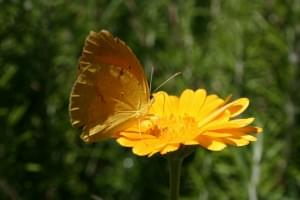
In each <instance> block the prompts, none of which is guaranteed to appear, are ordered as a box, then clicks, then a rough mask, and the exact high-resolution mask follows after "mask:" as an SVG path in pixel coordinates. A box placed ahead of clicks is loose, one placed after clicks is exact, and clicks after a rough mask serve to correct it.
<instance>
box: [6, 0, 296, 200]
mask: <svg viewBox="0 0 300 200" xmlns="http://www.w3.org/2000/svg"><path fill="white" fill-rule="evenodd" d="M100 29H108V30H109V31H111V32H112V33H113V34H114V35H115V36H118V37H120V38H122V39H123V40H124V41H126V43H127V44H128V45H129V46H130V47H131V48H132V49H133V50H134V52H135V53H136V55H137V57H138V58H139V59H140V61H141V63H142V64H143V66H144V68H145V71H146V73H147V75H148V77H149V76H150V72H151V68H152V67H154V68H155V72H154V77H153V88H155V86H158V85H159V84H160V83H161V82H163V81H164V80H166V79H167V78H168V77H170V76H171V75H172V74H174V73H176V72H178V71H181V72H182V75H181V76H179V77H177V78H176V79H174V80H172V81H170V82H168V84H166V85H165V86H164V87H163V88H162V89H163V90H165V91H167V92H168V93H173V94H179V93H180V91H182V90H183V89H185V88H192V89H196V88H206V89H207V90H208V91H209V93H217V94H219V95H220V96H221V97H226V96H227V95H228V94H233V98H238V97H241V96H246V97H249V98H250V100H251V105H250V108H249V109H248V110H247V112H246V113H245V114H244V116H255V117H256V119H257V120H256V122H255V124H256V125H259V126H262V127H263V128H264V133H263V134H261V135H260V136H259V140H258V141H257V142H255V143H253V144H251V145H249V146H247V147H243V148H235V147H230V148H227V149H226V150H224V151H222V152H209V151H207V150H204V149H201V148H199V149H198V150H197V152H196V153H194V154H193V155H192V156H191V157H189V158H188V159H187V160H186V161H185V163H184V169H183V175H182V188H181V196H182V199H183V200H196V199H199V200H206V199H213V200H214V199H217V200H227V199H228V200H231V199H236V200H240V199H250V200H257V199H270V200H277V199H278V200H294V199H300V168H299V166H300V159H299V156H298V154H299V152H300V139H299V138H300V132H299V126H300V115H299V102H300V93H299V86H300V71H299V67H300V64H299V55H300V1H297V0H266V1H261V0H252V1H242V0H226V1H222V0H211V1H208V0H206V1H197V0H185V1H170V0H169V1H168V0H162V1H160V0H153V1H136V0H127V1H121V0H114V1H109V0H98V1H97V0H87V1H80V0H73V1H71V0H65V1H63V0H52V1H46V0H0V127H1V131H0V163H1V164H0V199H103V200H111V199H132V200H136V199H167V196H168V170H167V165H166V161H165V160H164V159H163V158H161V157H159V156H154V157H152V158H151V159H148V158H144V157H137V156H134V155H133V154H132V153H131V152H130V150H128V149H124V148H121V147H120V146H119V145H117V144H116V143H115V142H114V141H105V142H102V143H97V144H93V145H87V144H84V143H83V142H82V141H81V140H80V139H79V134H80V132H79V130H75V129H74V128H72V127H71V125H70V123H69V118H68V98H69V97H68V96H69V93H70V89H71V86H72V84H73V82H74V80H75V74H76V68H77V62H78V58H79V56H80V54H81V49H82V46H83V44H84V39H85V37H86V36H87V34H88V33H89V31H90V30H94V31H98V30H100Z"/></svg>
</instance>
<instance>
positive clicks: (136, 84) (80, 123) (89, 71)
mask: <svg viewBox="0 0 300 200" xmlns="http://www.w3.org/2000/svg"><path fill="white" fill-rule="evenodd" d="M150 102H151V101H150V93H149V86H148V82H147V78H146V76H145V73H144V70H143V68H142V66H141V64H140V62H139V60H138V59H137V57H136V56H135V54H134V53H133V51H132V50H131V49H130V48H129V47H128V46H127V45H126V44H125V43H124V42H123V41H122V40H120V39H119V38H116V37H114V36H112V34H111V33H109V32H108V31H106V30H101V31H100V32H94V31H91V32H90V33H89V35H88V36H87V38H86V40H85V44H84V47H83V51H82V55H81V57H80V60H79V66H78V75H77V79H76V81H75V83H74V85H73V88H72V91H71V95H70V103H69V113H70V120H71V123H72V125H73V126H74V127H77V128H82V134H81V138H82V139H83V140H84V141H86V142H95V141H98V140H102V139H105V138H109V137H114V136H115V134H117V133H118V132H120V131H122V130H123V129H125V128H127V127H129V126H130V125H132V124H133V123H137V120H138V119H140V118H141V117H143V116H145V115H146V113H147V111H148V109H149V106H150Z"/></svg>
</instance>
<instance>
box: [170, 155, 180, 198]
mask: <svg viewBox="0 0 300 200" xmlns="http://www.w3.org/2000/svg"><path fill="white" fill-rule="evenodd" d="M168 160H169V170H170V171H169V173H170V176H169V181H170V183H169V184H170V200H178V199H179V188H180V175H181V165H182V161H183V157H177V156H176V155H170V156H169V159H168Z"/></svg>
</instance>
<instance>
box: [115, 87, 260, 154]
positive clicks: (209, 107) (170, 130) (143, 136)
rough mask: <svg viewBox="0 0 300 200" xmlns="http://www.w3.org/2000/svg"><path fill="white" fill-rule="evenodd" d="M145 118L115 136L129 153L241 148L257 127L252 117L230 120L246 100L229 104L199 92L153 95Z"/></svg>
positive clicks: (246, 105)
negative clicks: (189, 147)
mask: <svg viewBox="0 0 300 200" xmlns="http://www.w3.org/2000/svg"><path fill="white" fill-rule="evenodd" d="M153 98H154V102H153V104H152V105H151V107H150V109H149V112H148V114H147V116H145V117H144V118H143V119H140V120H139V122H138V123H136V124H134V125H133V126H131V127H129V128H127V129H125V130H123V131H122V132H120V133H119V135H118V138H117V142H118V143H119V144H121V145H122V146H125V147H132V151H133V153H135V154H137V155H140V156H143V155H148V156H152V155H153V154H155V153H158V152H159V153H160V154H162V155H163V154H166V153H168V152H172V151H176V150H178V149H179V148H180V146H182V145H201V146H203V147H205V148H207V149H209V150H212V151H220V150H222V149H224V148H225V147H226V146H227V145H235V146H244V145H247V144H249V142H251V141H255V140H256V137H254V136H253V135H252V134H253V133H258V132H261V131H262V129H261V128H259V127H254V126H250V125H249V124H251V123H252V122H253V121H254V118H246V119H233V118H235V117H236V116H238V115H239V114H241V113H242V112H243V111H244V110H245V109H246V108H247V107H248V105H249V100H248V99H247V98H240V99H237V100H235V101H233V102H231V103H228V102H227V101H225V100H223V99H221V98H219V97H218V96H217V95H207V94H206V91H205V90H203V89H198V90H196V91H193V90H189V89H188V90H185V91H184V92H183V93H182V94H181V96H180V97H179V98H178V97H176V96H171V95H168V94H167V93H165V92H157V93H156V94H154V95H153Z"/></svg>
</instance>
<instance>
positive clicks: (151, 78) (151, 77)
mask: <svg viewBox="0 0 300 200" xmlns="http://www.w3.org/2000/svg"><path fill="white" fill-rule="evenodd" d="M153 74H154V67H153V66H152V67H151V75H150V86H149V89H150V92H151V88H152V80H153Z"/></svg>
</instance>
